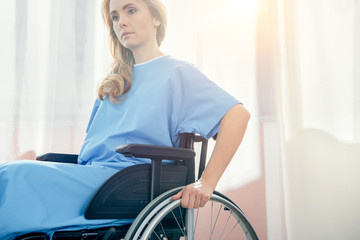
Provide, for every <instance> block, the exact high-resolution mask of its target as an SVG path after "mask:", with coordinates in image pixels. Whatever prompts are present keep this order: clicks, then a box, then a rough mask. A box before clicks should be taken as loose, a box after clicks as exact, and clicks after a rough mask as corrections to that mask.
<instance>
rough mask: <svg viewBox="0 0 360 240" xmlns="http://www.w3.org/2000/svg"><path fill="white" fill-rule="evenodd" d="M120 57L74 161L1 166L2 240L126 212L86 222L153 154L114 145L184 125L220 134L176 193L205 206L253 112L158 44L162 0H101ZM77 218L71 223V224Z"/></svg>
mask: <svg viewBox="0 0 360 240" xmlns="http://www.w3.org/2000/svg"><path fill="white" fill-rule="evenodd" d="M102 12H103V17H104V20H105V23H106V25H107V27H108V29H109V32H110V46H111V52H112V55H113V58H114V64H113V67H112V70H111V72H110V73H109V75H108V76H107V77H106V78H105V79H104V80H103V82H102V83H101V85H100V86H99V89H98V99H97V100H96V101H95V104H94V108H93V112H92V114H91V118H90V121H89V125H88V128H87V136H86V139H85V141H84V144H83V147H82V149H81V152H80V154H79V158H78V163H79V164H77V165H71V164H61V163H60V164H59V163H43V162H36V161H17V162H13V163H8V164H4V165H2V166H0V193H1V195H0V238H1V239H10V238H14V237H16V236H18V235H21V234H24V233H27V232H35V231H41V232H46V233H48V234H51V233H52V232H54V231H56V230H59V229H61V230H65V229H66V230H70V229H71V230H73V229H82V228H98V227H102V226H111V225H121V224H123V223H126V222H127V221H126V220H87V219H85V218H84V217H83V215H84V211H85V208H86V205H87V202H88V201H89V199H90V198H91V196H92V195H93V194H94V192H95V191H96V190H97V189H98V188H99V186H100V185H101V184H102V183H103V182H104V181H105V180H106V179H107V178H109V177H110V176H111V175H113V174H114V173H115V172H117V171H118V170H120V169H122V168H124V167H128V166H130V165H133V164H139V163H144V162H147V161H146V160H144V159H132V158H131V159H129V158H126V157H124V156H122V155H120V154H116V153H115V152H114V149H115V147H117V146H118V145H121V144H125V143H145V144H154V145H164V146H176V144H177V137H178V136H179V134H180V133H183V132H196V133H200V134H201V135H202V136H204V137H206V138H210V137H212V136H213V135H215V134H216V133H217V134H218V136H217V142H216V145H215V148H214V151H213V154H212V156H211V158H210V161H209V163H208V165H207V167H206V169H205V171H204V173H203V175H202V177H201V179H200V180H198V181H197V182H196V183H193V184H190V185H188V186H186V187H185V188H184V189H183V190H182V191H180V192H179V193H178V194H176V195H175V196H173V199H174V200H175V199H179V198H181V204H182V206H183V207H187V208H198V207H202V206H204V205H205V203H206V202H207V201H208V200H209V198H210V196H211V194H212V192H213V191H214V189H215V187H216V185H217V182H218V181H219V179H220V177H221V175H222V174H223V172H224V170H225V169H226V167H227V165H228V163H229V162H230V160H231V159H232V157H233V155H234V153H235V151H236V149H237V148H238V146H239V144H240V142H241V140H242V138H243V136H244V133H245V130H246V126H247V122H248V120H249V113H248V112H247V111H246V109H245V108H244V107H243V106H242V105H241V104H239V102H238V101H237V100H236V99H234V98H233V97H232V96H230V95H229V94H227V93H226V92H224V91H223V90H222V89H220V88H219V87H217V86H216V85H215V84H214V83H212V82H211V81H209V80H208V79H207V78H206V77H205V76H204V75H203V74H201V73H200V72H199V71H198V70H197V69H196V68H195V67H193V66H192V65H190V64H188V63H185V62H183V61H179V60H177V59H175V58H172V57H170V56H167V55H164V54H163V53H162V52H161V51H160V48H159V47H160V44H161V42H162V40H163V39H164V36H165V29H166V16H165V10H164V7H163V5H162V4H161V2H160V1H159V0H104V1H103V8H102ZM67 226H71V227H67Z"/></svg>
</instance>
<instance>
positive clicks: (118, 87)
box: [98, 0, 167, 103]
mask: <svg viewBox="0 0 360 240" xmlns="http://www.w3.org/2000/svg"><path fill="white" fill-rule="evenodd" d="M142 1H144V2H145V3H146V5H147V6H148V8H149V10H150V13H151V15H152V16H153V17H155V18H156V19H158V20H159V21H160V23H161V24H160V25H159V26H158V27H157V32H156V40H157V44H158V45H159V46H160V45H161V42H162V41H163V40H164V38H165V32H166V25H167V18H166V10H165V7H164V5H163V4H162V3H161V2H160V0H142ZM109 5H110V0H103V1H102V8H101V10H102V16H103V19H104V22H105V24H106V27H107V28H108V30H109V46H110V51H111V55H112V57H113V59H114V62H113V64H112V66H111V70H110V72H109V74H108V75H107V76H106V77H105V79H104V80H103V81H102V82H101V83H100V86H99V88H98V97H99V99H100V100H104V98H105V96H106V95H108V96H109V98H110V101H111V102H112V103H116V102H118V101H120V100H121V99H119V97H120V96H122V95H123V94H124V93H126V92H128V91H129V90H130V88H131V75H132V70H133V66H134V56H133V54H132V52H131V50H130V49H127V48H125V47H124V46H122V45H121V43H120V41H119V39H118V38H117V36H116V34H115V31H114V29H113V22H112V19H111V16H110V7H109Z"/></svg>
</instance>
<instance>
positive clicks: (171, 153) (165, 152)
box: [116, 144, 195, 160]
mask: <svg viewBox="0 0 360 240" xmlns="http://www.w3.org/2000/svg"><path fill="white" fill-rule="evenodd" d="M116 152H118V153H122V154H124V155H125V156H127V157H138V158H150V159H153V160H156V159H164V160H185V159H192V158H194V157H195V152H194V151H193V150H191V149H186V148H174V147H165V146H154V145H146V144H125V145H121V146H119V147H117V148H116Z"/></svg>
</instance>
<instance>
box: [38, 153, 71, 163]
mask: <svg viewBox="0 0 360 240" xmlns="http://www.w3.org/2000/svg"><path fill="white" fill-rule="evenodd" d="M77 158H78V155H76V154H64V153H46V154H43V155H40V156H37V157H36V160H39V161H48V162H62V163H75V164H76V163H77Z"/></svg>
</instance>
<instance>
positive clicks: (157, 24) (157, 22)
mask: <svg viewBox="0 0 360 240" xmlns="http://www.w3.org/2000/svg"><path fill="white" fill-rule="evenodd" d="M160 24H161V22H160V20H159V19H157V18H154V25H155V27H158V26H160Z"/></svg>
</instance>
